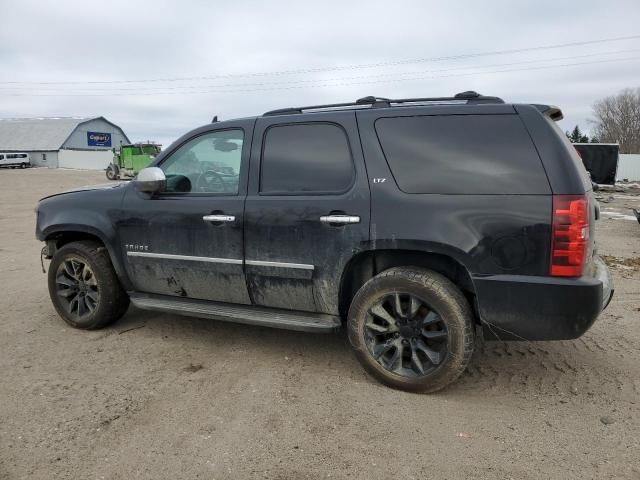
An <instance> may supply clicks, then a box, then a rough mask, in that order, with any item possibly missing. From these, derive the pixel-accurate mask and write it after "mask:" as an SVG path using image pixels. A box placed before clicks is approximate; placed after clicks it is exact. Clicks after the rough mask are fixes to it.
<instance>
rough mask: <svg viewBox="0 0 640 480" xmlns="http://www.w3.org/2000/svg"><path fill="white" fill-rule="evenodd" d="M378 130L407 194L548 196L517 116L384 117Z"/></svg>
mask: <svg viewBox="0 0 640 480" xmlns="http://www.w3.org/2000/svg"><path fill="white" fill-rule="evenodd" d="M375 128H376V132H377V134H378V138H379V140H380V144H381V146H382V150H383V151H384V155H385V157H386V159H387V162H388V164H389V168H390V169H391V171H392V173H393V176H394V178H395V180H396V183H397V184H398V187H399V188H400V189H401V190H402V191H404V192H406V193H448V194H548V193H550V187H549V182H548V180H547V177H546V174H545V172H544V169H543V167H542V163H541V161H540V158H539V157H538V153H537V151H536V149H535V147H534V145H533V143H532V141H531V138H530V137H529V134H528V133H527V131H526V130H525V128H524V125H523V124H522V122H521V121H520V119H519V118H518V116H517V115H443V116H420V117H394V118H381V119H378V120H377V121H376V124H375Z"/></svg>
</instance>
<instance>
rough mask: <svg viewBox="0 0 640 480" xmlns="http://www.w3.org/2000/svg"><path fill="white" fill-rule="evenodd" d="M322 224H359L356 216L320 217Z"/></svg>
mask: <svg viewBox="0 0 640 480" xmlns="http://www.w3.org/2000/svg"><path fill="white" fill-rule="evenodd" d="M320 221H321V222H322V223H333V224H338V225H347V224H351V223H360V217H359V216H358V215H323V216H322V217H320Z"/></svg>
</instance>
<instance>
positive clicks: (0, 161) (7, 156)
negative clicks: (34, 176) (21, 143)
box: [0, 152, 31, 168]
mask: <svg viewBox="0 0 640 480" xmlns="http://www.w3.org/2000/svg"><path fill="white" fill-rule="evenodd" d="M30 166H31V160H30V159H29V154H28V153H2V152H0V167H11V168H16V167H20V168H27V167H30Z"/></svg>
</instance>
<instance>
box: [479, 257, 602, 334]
mask: <svg viewBox="0 0 640 480" xmlns="http://www.w3.org/2000/svg"><path fill="white" fill-rule="evenodd" d="M473 282H474V285H475V287H476V296H477V302H478V305H477V307H478V313H479V315H480V320H481V322H482V324H483V327H484V335H485V338H486V339H487V340H492V339H493V340H497V339H500V340H568V339H573V338H578V337H580V336H581V335H582V334H584V333H585V332H586V331H587V330H588V329H589V328H590V327H591V325H593V323H594V322H595V320H596V318H598V315H599V314H600V312H602V310H604V309H605V308H606V307H607V305H608V304H609V302H610V301H611V298H612V296H613V282H612V280H611V274H610V273H609V269H608V268H607V266H606V265H605V263H604V262H603V261H602V260H601V259H600V258H599V257H594V263H593V265H592V275H590V276H583V277H580V278H557V277H533V276H523V275H493V276H490V277H475V278H474V279H473Z"/></svg>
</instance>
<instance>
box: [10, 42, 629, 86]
mask: <svg viewBox="0 0 640 480" xmlns="http://www.w3.org/2000/svg"><path fill="white" fill-rule="evenodd" d="M639 38H640V35H629V36H624V37H613V38H603V39H599V40H586V41H582V42H570V43H560V44H554V45H542V46H535V47H527V48H517V49H509V50H495V51H489V52H480V53H469V54H462V55H450V56H443V57H431V58H417V59H408V60H396V61H388V62H378V63H368V64H359V65H345V66H335V67H319V68H306V69H296V70H280V71H271V72H253V73H229V74H217V75H204V76H195V77H173V78H155V79H139V80H76V81H22V80H15V81H4V82H0V84H2V85H18V84H24V85H81V84H122V83H151V82H180V81H194V80H213V79H221V78H238V77H260V76H272V75H273V76H276V75H298V74H307V73H320V72H331V71H343V70H358V69H367V68H379V67H389V66H397V65H408V64H414V63H428V62H442V61H446V60H461V59H465V58H478V57H487V56H494V55H511V54H515V53H524V52H533V51H540V50H551V49H559V48H569V47H579V46H585V45H595V44H601V43H610V42H619V41H624V40H636V39H639Z"/></svg>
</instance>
